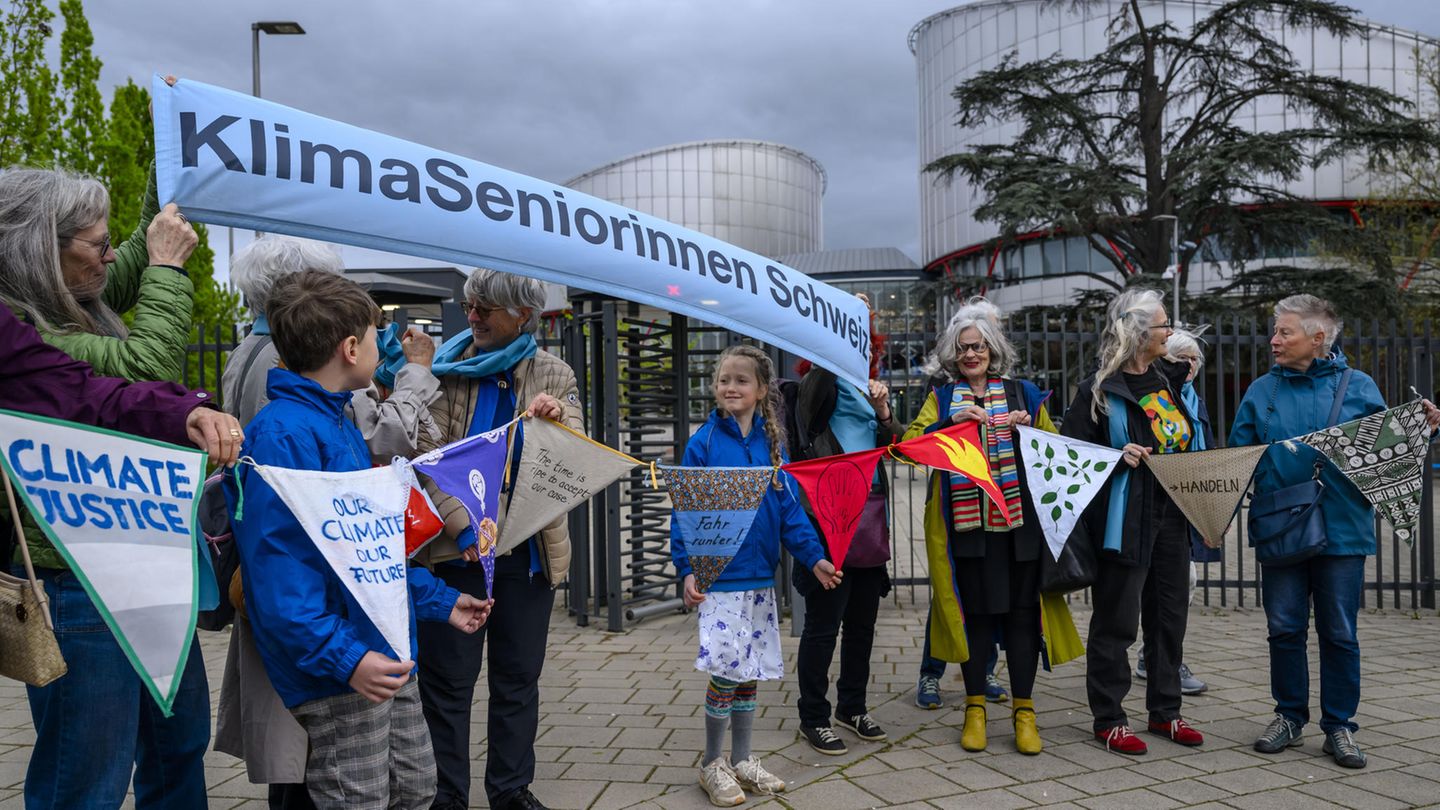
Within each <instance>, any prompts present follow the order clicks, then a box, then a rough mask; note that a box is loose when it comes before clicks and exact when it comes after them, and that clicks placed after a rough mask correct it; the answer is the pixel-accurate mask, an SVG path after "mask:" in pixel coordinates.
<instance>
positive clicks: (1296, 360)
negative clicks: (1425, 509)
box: [1230, 294, 1440, 768]
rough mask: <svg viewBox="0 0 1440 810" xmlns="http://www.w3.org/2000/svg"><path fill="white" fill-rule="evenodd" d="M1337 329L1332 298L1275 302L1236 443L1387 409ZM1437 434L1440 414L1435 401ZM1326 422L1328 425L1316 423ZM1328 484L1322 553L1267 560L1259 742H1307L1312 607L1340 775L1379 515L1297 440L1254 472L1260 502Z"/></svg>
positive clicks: (1350, 737)
mask: <svg viewBox="0 0 1440 810" xmlns="http://www.w3.org/2000/svg"><path fill="white" fill-rule="evenodd" d="M1341 327H1342V323H1341V321H1340V318H1339V315H1338V314H1337V313H1336V311H1335V308H1334V307H1333V306H1332V305H1331V304H1330V302H1328V301H1325V300H1323V299H1320V298H1316V297H1315V296H1313V295H1305V294H1301V295H1292V296H1290V297H1289V298H1285V299H1283V300H1281V301H1280V303H1278V304H1276V305H1275V334H1274V335H1273V336H1272V337H1271V338H1270V352H1271V354H1272V355H1274V357H1275V365H1274V366H1273V367H1272V368H1271V369H1270V372H1269V373H1268V374H1266V375H1264V376H1262V377H1260V378H1259V379H1257V380H1255V382H1253V383H1251V385H1250V388H1249V389H1248V390H1246V392H1245V397H1244V398H1243V399H1242V400H1241V401H1240V408H1239V410H1238V411H1237V412H1236V414H1235V424H1234V426H1233V427H1232V428H1231V429H1230V445H1231V446H1232V447H1239V446H1242V445H1255V444H1268V443H1271V442H1279V441H1283V440H1285V439H1291V438H1294V437H1296V436H1303V435H1305V434H1307V433H1313V432H1314V431H1317V430H1321V429H1323V428H1325V427H1327V426H1329V425H1334V424H1339V423H1341V422H1348V421H1350V420H1352V419H1360V418H1362V417H1365V416H1369V415H1370V414H1372V413H1378V412H1380V411H1383V410H1385V407H1386V406H1385V400H1384V398H1383V397H1382V396H1381V395H1380V388H1379V386H1377V385H1376V384H1375V381H1374V380H1373V379H1371V378H1370V376H1369V375H1368V374H1366V373H1365V372H1363V371H1360V370H1359V369H1352V368H1350V365H1349V363H1348V362H1347V361H1346V359H1345V355H1344V354H1343V353H1342V352H1341V351H1340V350H1339V347H1338V343H1337V341H1338V338H1339V336H1340V331H1341ZM1425 408H1426V415H1427V417H1428V419H1429V422H1430V427H1431V428H1432V429H1433V428H1434V427H1436V425H1440V411H1437V410H1436V409H1435V406H1433V405H1431V404H1430V403H1429V402H1428V401H1426V402H1425ZM1321 420H1325V421H1321ZM1317 465H1318V472H1319V475H1320V481H1321V483H1322V484H1324V489H1323V490H1322V492H1321V494H1320V500H1319V503H1320V512H1321V514H1322V516H1323V517H1324V524H1325V547H1324V550H1322V551H1320V552H1319V553H1318V554H1316V555H1315V556H1313V557H1310V558H1309V559H1306V560H1303V561H1301V562H1298V563H1294V564H1291V565H1266V566H1264V575H1263V576H1262V577H1261V578H1260V595H1261V602H1262V603H1263V604H1264V607H1265V621H1266V624H1267V626H1268V629H1269V643H1270V692H1271V694H1272V696H1273V697H1274V699H1275V718H1274V719H1273V720H1271V721H1270V725H1269V726H1268V727H1266V729H1265V730H1264V731H1263V732H1262V733H1261V734H1260V737H1259V738H1258V739H1256V740H1255V745H1254V747H1255V750H1256V751H1259V752H1260V753H1262V754H1276V753H1279V752H1281V751H1284V750H1285V749H1286V748H1288V747H1291V746H1296V745H1300V743H1301V738H1300V731H1301V729H1303V728H1304V726H1305V724H1306V723H1307V722H1309V720H1310V667H1309V659H1308V651H1307V649H1306V647H1307V639H1306V636H1307V634H1308V632H1309V625H1310V612H1311V606H1312V603H1313V607H1314V613H1315V636H1316V638H1317V640H1318V641H1319V647H1320V730H1321V731H1323V732H1324V733H1325V743H1324V746H1323V750H1324V752H1325V753H1327V754H1330V755H1331V756H1332V757H1333V758H1334V759H1335V762H1336V764H1338V765H1340V766H1341V767H1343V768H1363V767H1365V765H1366V757H1365V754H1364V752H1362V751H1361V750H1360V746H1359V745H1357V744H1356V743H1355V736H1354V735H1355V732H1356V731H1357V730H1358V729H1359V726H1358V725H1357V724H1356V723H1355V713H1356V711H1357V710H1358V709H1359V706H1360V642H1359V640H1358V638H1357V637H1356V631H1355V619H1356V616H1357V615H1358V613H1359V611H1360V591H1361V589H1362V588H1364V579H1365V558H1366V557H1367V556H1369V555H1371V554H1374V553H1375V548H1376V543H1375V521H1374V510H1373V509H1372V508H1371V506H1370V504H1369V502H1367V501H1366V500H1365V498H1364V496H1362V495H1361V494H1360V491H1359V490H1357V489H1356V488H1355V487H1354V485H1352V484H1350V483H1349V482H1348V481H1347V480H1346V479H1345V476H1344V474H1343V473H1341V472H1340V470H1338V469H1337V468H1336V467H1335V466H1334V465H1332V464H1328V463H1324V460H1323V457H1322V456H1321V455H1320V453H1319V452H1318V451H1316V450H1314V449H1313V448H1311V447H1308V446H1306V445H1304V444H1300V443H1298V442H1292V443H1290V444H1289V445H1286V446H1284V447H1280V446H1276V447H1271V448H1270V450H1268V451H1267V452H1266V453H1265V455H1264V456H1263V457H1261V459H1260V464H1259V465H1258V466H1257V467H1256V468H1255V497H1256V500H1257V501H1258V500H1259V499H1260V498H1262V497H1264V496H1266V495H1268V494H1270V493H1274V492H1276V491H1278V490H1281V489H1284V488H1286V487H1291V486H1295V485H1297V484H1304V483H1305V482H1307V481H1309V480H1310V479H1311V477H1312V476H1314V475H1315V474H1316V472H1317Z"/></svg>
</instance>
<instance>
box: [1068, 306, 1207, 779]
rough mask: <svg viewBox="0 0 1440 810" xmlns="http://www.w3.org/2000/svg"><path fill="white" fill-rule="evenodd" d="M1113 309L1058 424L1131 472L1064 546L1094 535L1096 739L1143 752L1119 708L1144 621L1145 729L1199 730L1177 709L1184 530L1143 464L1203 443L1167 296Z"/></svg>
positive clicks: (1186, 553)
mask: <svg viewBox="0 0 1440 810" xmlns="http://www.w3.org/2000/svg"><path fill="white" fill-rule="evenodd" d="M1108 316H1109V317H1108V322H1107V324H1106V326H1105V331H1104V332H1103V333H1102V334H1101V336H1100V352H1099V354H1100V357H1099V366H1100V367H1099V369H1098V370H1097V371H1096V372H1095V373H1094V374H1093V375H1091V376H1090V377H1088V378H1086V379H1085V380H1082V381H1081V383H1080V386H1079V391H1078V392H1077V394H1076V397H1075V401H1074V402H1072V403H1071V405H1070V410H1069V411H1068V412H1067V413H1066V416H1065V423H1064V426H1063V428H1062V430H1061V432H1062V433H1064V434H1065V435H1066V436H1070V437H1073V438H1076V439H1081V440H1084V441H1087V442H1091V443H1092V444H1099V445H1105V446H1108V447H1113V448H1115V449H1116V450H1121V451H1122V453H1123V455H1122V456H1121V458H1122V459H1123V460H1124V461H1125V463H1126V464H1127V465H1129V467H1130V468H1131V469H1130V470H1128V471H1126V470H1124V468H1122V472H1120V473H1118V474H1116V475H1115V476H1112V477H1111V479H1110V481H1109V482H1107V483H1106V484H1105V487H1104V488H1103V489H1101V490H1100V493H1099V494H1098V495H1097V496H1096V497H1095V500H1094V501H1092V502H1091V505H1090V508H1088V509H1087V510H1085V513H1084V515H1083V516H1082V517H1081V520H1080V522H1079V523H1078V524H1077V525H1076V527H1075V532H1074V534H1072V535H1071V536H1070V539H1069V542H1071V543H1091V544H1092V545H1094V547H1095V550H1096V552H1097V557H1098V559H1099V571H1098V572H1097V573H1098V575H1097V578H1096V582H1095V586H1094V588H1092V589H1091V594H1092V599H1093V600H1094V614H1093V617H1092V618H1091V620H1090V637H1089V639H1088V640H1087V643H1086V670H1087V671H1086V677H1085V681H1086V683H1085V685H1086V691H1087V692H1088V695H1089V699H1090V712H1091V714H1092V715H1094V731H1095V738H1096V739H1098V740H1100V741H1101V742H1103V743H1104V744H1105V747H1106V749H1108V750H1111V751H1116V752H1119V753H1122V754H1143V753H1145V752H1146V750H1147V747H1146V745H1145V742H1144V741H1143V740H1141V739H1140V738H1139V737H1137V736H1135V734H1133V733H1132V732H1131V731H1130V723H1129V720H1128V718H1127V717H1126V716H1125V709H1124V707H1123V706H1122V705H1121V703H1122V701H1123V700H1124V699H1125V696H1126V695H1127V694H1128V693H1129V691H1130V660H1129V653H1128V650H1129V649H1130V646H1131V645H1132V644H1134V643H1135V635H1136V630H1137V625H1140V624H1143V625H1144V627H1145V641H1146V646H1145V669H1146V671H1147V673H1148V675H1149V677H1148V678H1147V679H1146V682H1145V704H1146V707H1147V708H1148V709H1149V712H1150V718H1149V729H1150V732H1151V733H1152V734H1158V735H1160V736H1162V737H1165V738H1167V739H1170V740H1173V741H1174V742H1177V743H1179V744H1181V745H1192V746H1193V745H1200V744H1201V743H1202V742H1204V737H1203V736H1202V735H1201V734H1200V732H1198V731H1196V730H1195V729H1193V728H1191V727H1190V726H1189V724H1187V723H1186V722H1185V721H1184V720H1183V719H1181V717H1180V699H1181V698H1180V695H1181V693H1180V662H1181V660H1182V659H1181V652H1182V646H1183V644H1184V640H1185V624H1186V619H1187V616H1188V601H1189V596H1188V594H1189V580H1190V574H1189V570H1190V541H1189V527H1188V524H1187V523H1186V522H1185V517H1184V515H1183V514H1181V512H1180V509H1179V508H1178V507H1176V506H1175V503H1174V501H1172V500H1171V499H1170V496H1169V495H1168V494H1167V493H1166V491H1165V488H1164V487H1162V486H1160V484H1159V482H1158V481H1156V479H1155V476H1154V475H1153V474H1152V473H1151V472H1150V469H1149V468H1148V467H1146V466H1144V465H1142V464H1141V463H1140V462H1141V461H1142V460H1143V459H1144V458H1145V457H1147V456H1149V455H1150V454H1152V453H1178V452H1182V451H1186V450H1194V449H1197V447H1199V446H1201V445H1203V441H1197V440H1196V432H1197V430H1198V427H1197V422H1196V418H1195V416H1194V415H1193V414H1192V413H1191V412H1190V410H1189V408H1188V407H1187V406H1186V404H1185V400H1184V398H1183V396H1182V390H1181V389H1182V388H1183V386H1184V384H1185V380H1186V377H1187V376H1188V375H1189V373H1190V366H1189V364H1187V363H1173V362H1170V361H1169V360H1166V359H1165V345H1166V341H1167V340H1168V339H1169V338H1170V335H1171V334H1172V333H1173V331H1174V328H1173V325H1172V324H1171V323H1170V320H1169V318H1168V317H1167V316H1166V314H1165V307H1164V306H1163V305H1162V303H1161V299H1160V294H1159V293H1157V292H1155V291H1153V290H1140V289H1129V290H1126V291H1125V292H1123V293H1121V294H1120V295H1119V296H1117V297H1116V298H1115V300H1114V301H1112V302H1111V304H1110V308H1109V312H1108ZM1112 516H1115V517H1112ZM1119 516H1123V518H1122V519H1116V517H1119Z"/></svg>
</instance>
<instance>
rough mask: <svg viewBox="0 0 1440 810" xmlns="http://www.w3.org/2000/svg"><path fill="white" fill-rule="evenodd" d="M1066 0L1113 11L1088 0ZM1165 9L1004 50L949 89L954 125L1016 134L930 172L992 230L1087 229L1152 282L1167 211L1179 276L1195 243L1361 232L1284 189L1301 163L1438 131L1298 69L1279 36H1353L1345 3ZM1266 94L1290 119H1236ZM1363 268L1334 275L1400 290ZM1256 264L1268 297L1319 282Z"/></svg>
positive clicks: (1401, 108)
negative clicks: (954, 182)
mask: <svg viewBox="0 0 1440 810" xmlns="http://www.w3.org/2000/svg"><path fill="white" fill-rule="evenodd" d="M1051 2H1052V3H1060V2H1061V0H1051ZM1064 4H1065V5H1068V6H1069V7H1070V9H1071V10H1073V11H1087V10H1091V9H1092V8H1095V7H1097V6H1100V7H1103V8H1106V9H1108V8H1110V4H1109V3H1108V2H1105V3H1103V4H1099V3H1097V2H1096V0H1065V2H1064ZM1164 11H1165V8H1164V6H1163V5H1160V4H1156V3H1153V2H1149V1H1148V0H1123V2H1121V3H1120V4H1119V5H1118V7H1117V8H1116V10H1115V12H1114V16H1113V17H1112V18H1111V19H1110V24H1109V28H1108V34H1109V39H1108V44H1107V46H1106V47H1105V48H1103V49H1102V50H1101V51H1100V52H1099V53H1097V54H1096V55H1094V56H1092V57H1089V58H1084V59H1077V58H1068V57H1065V56H1063V55H1060V54H1056V55H1052V56H1048V57H1045V58H1042V59H1038V60H1036V61H1032V62H1025V63H1022V62H1020V61H1019V59H1018V57H1017V55H1016V54H1014V53H1012V54H1011V55H1010V56H1009V57H1007V58H1006V59H1004V60H1003V61H1002V63H1001V64H1000V65H999V66H997V67H995V68H993V69H990V70H986V71H983V72H981V73H979V74H977V75H975V76H973V77H972V78H970V79H968V80H966V81H965V82H964V83H962V84H961V85H959V86H958V87H956V88H955V90H954V92H953V96H954V98H955V100H956V101H957V102H958V107H959V109H958V114H957V120H956V123H957V124H958V125H959V126H961V127H965V128H981V127H985V126H989V125H992V124H996V123H999V122H1016V123H1018V125H1019V130H1020V132H1019V134H1018V135H1017V136H1016V137H1015V138H1014V139H1013V140H1010V141H1009V142H1005V143H993V144H977V145H973V146H971V147H969V148H968V149H967V150H965V151H963V152H960V153H957V154H952V155H946V156H944V157H941V158H939V159H938V160H935V161H934V162H932V163H931V164H930V165H929V166H928V167H927V168H928V169H929V170H930V171H932V172H936V173H938V175H939V176H940V177H943V178H947V179H948V178H952V177H953V176H954V175H957V174H958V175H960V176H961V177H962V178H964V179H965V180H967V181H968V182H970V183H973V184H974V185H976V186H977V187H978V188H979V189H981V190H982V192H983V194H984V202H983V203H982V204H981V205H980V206H979V208H978V209H977V211H976V216H977V217H978V218H980V219H982V220H986V221H991V222H995V223H997V224H998V225H999V226H1000V230H1001V233H1002V237H1001V238H1002V239H1003V238H1006V237H1011V236H1014V235H1015V234H1017V233H1024V232H1029V231H1035V230H1063V231H1065V232H1068V233H1071V234H1076V235H1082V236H1085V237H1087V238H1088V239H1089V240H1090V243H1091V245H1092V246H1094V247H1095V249H1096V251H1097V252H1098V253H1100V254H1101V255H1104V256H1106V257H1107V258H1108V259H1109V260H1110V261H1111V263H1112V264H1113V265H1114V267H1115V269H1116V271H1117V274H1118V276H1120V277H1122V278H1125V279H1126V280H1127V281H1134V280H1144V277H1146V276H1148V277H1149V280H1150V281H1151V282H1152V283H1153V282H1155V281H1157V280H1158V276H1159V274H1161V273H1163V272H1164V271H1165V269H1166V268H1167V267H1168V266H1169V265H1170V264H1171V257H1170V245H1171V242H1170V235H1171V231H1170V228H1171V227H1172V226H1171V225H1170V223H1169V222H1168V221H1167V220H1165V219H1163V217H1167V216H1174V217H1178V222H1179V229H1180V231H1179V238H1178V240H1177V241H1180V242H1185V243H1189V247H1185V248H1184V249H1183V250H1182V251H1181V253H1180V256H1179V260H1180V265H1181V269H1182V273H1183V271H1184V268H1186V267H1187V266H1188V265H1189V263H1190V261H1191V260H1192V259H1193V258H1194V257H1195V255H1196V252H1197V251H1198V250H1199V249H1201V247H1202V246H1203V247H1205V248H1206V249H1207V250H1215V251H1217V252H1218V253H1219V254H1220V255H1221V256H1223V257H1224V258H1226V259H1228V260H1230V261H1232V262H1235V263H1236V264H1237V265H1239V266H1240V267H1243V266H1244V264H1245V263H1246V262H1247V261H1249V260H1253V259H1257V258H1261V257H1263V256H1264V255H1265V251H1266V250H1267V249H1271V250H1273V249H1274V248H1275V247H1276V246H1283V247H1292V246H1297V245H1306V244H1309V243H1310V242H1312V241H1313V240H1316V239H1320V240H1327V241H1338V242H1346V241H1349V242H1353V241H1354V240H1356V239H1359V238H1363V234H1362V233H1360V232H1359V231H1357V229H1355V228H1353V227H1350V226H1349V225H1348V224H1347V223H1345V222H1343V221H1341V220H1338V219H1336V218H1335V217H1333V216H1331V215H1330V214H1329V213H1327V212H1326V211H1325V210H1324V209H1322V208H1321V207H1319V206H1316V205H1314V204H1312V203H1311V202H1309V201H1307V200H1305V199H1302V198H1300V197H1298V196H1296V195H1294V194H1292V193H1290V192H1289V191H1288V190H1287V186H1288V185H1289V184H1290V183H1291V182H1292V181H1294V180H1296V179H1298V178H1299V177H1300V176H1301V174H1302V173H1303V172H1304V171H1305V170H1306V168H1307V167H1314V166H1319V165H1322V164H1325V163H1329V162H1331V161H1335V160H1338V159H1340V158H1357V157H1358V158H1360V159H1361V160H1363V161H1365V162H1367V163H1368V164H1369V165H1371V166H1372V167H1373V166H1378V165H1381V164H1383V163H1384V162H1385V160H1386V159H1387V158H1388V157H1390V156H1391V155H1393V154H1395V153H1396V152H1397V151H1400V150H1407V149H1418V150H1422V151H1424V150H1429V149H1431V148H1432V147H1433V146H1434V144H1435V140H1434V130H1433V129H1432V128H1431V126H1429V125H1428V124H1427V123H1425V122H1422V121H1420V120H1418V119H1417V118H1416V117H1415V116H1414V112H1413V110H1412V108H1411V105H1410V104H1408V103H1407V102H1406V101H1405V100H1403V99H1401V98H1398V97H1396V96H1395V95H1393V94H1391V93H1389V92H1386V91H1384V90H1381V89H1379V88H1377V87H1373V86H1370V85H1366V84H1362V83H1357V82H1352V81H1349V80H1346V79H1343V78H1340V77H1338V76H1331V75H1326V74H1325V73H1322V72H1319V71H1315V72H1312V71H1309V70H1307V69H1305V68H1302V67H1301V66H1300V64H1299V63H1298V62H1297V60H1296V59H1295V57H1294V54H1293V53H1292V52H1291V51H1290V49H1289V48H1288V47H1287V45H1286V43H1285V41H1283V39H1281V38H1277V36H1276V34H1275V32H1277V31H1279V30H1292V31H1293V30H1301V31H1305V30H1315V31H1321V32H1326V33H1329V34H1331V35H1333V36H1335V37H1336V38H1339V39H1342V40H1344V39H1351V40H1354V39H1357V38H1363V37H1365V36H1366V35H1367V28H1366V26H1365V25H1364V24H1363V23H1362V22H1361V21H1360V20H1358V19H1357V18H1356V17H1355V11H1354V10H1353V9H1350V8H1347V7H1345V6H1341V5H1339V4H1337V3H1334V2H1330V1H1329V0H1229V1H1228V2H1224V3H1221V4H1220V5H1218V6H1216V7H1213V8H1209V9H1208V13H1207V14H1206V15H1205V16H1203V17H1200V18H1199V19H1197V20H1196V21H1195V23H1194V25H1193V27H1191V28H1189V29H1188V30H1180V29H1177V28H1176V27H1175V26H1174V25H1172V24H1171V23H1170V22H1169V21H1167V20H1165V19H1163V17H1164ZM1277 102H1278V103H1279V104H1280V105H1281V106H1283V107H1284V109H1285V110H1286V121H1287V122H1290V125H1289V127H1288V128H1286V129H1281V130H1279V131H1265V132H1257V131H1251V128H1250V127H1246V126H1244V125H1242V124H1241V123H1239V122H1238V121H1237V119H1239V118H1240V117H1242V116H1244V115H1247V114H1253V113H1254V111H1255V109H1256V107H1257V105H1260V104H1275V103H1277ZM1157 217H1162V219H1157ZM1110 245H1115V246H1116V247H1117V248H1118V250H1119V251H1120V255H1118V256H1117V255H1116V254H1115V253H1114V252H1113V251H1112V250H1110V249H1109V246H1110ZM1352 249H1353V248H1352ZM1370 271H1371V272H1370V276H1369V277H1368V278H1364V279H1353V278H1351V279H1348V280H1346V281H1345V283H1347V284H1350V285H1352V286H1353V285H1355V284H1359V285H1360V286H1362V287H1364V288H1366V289H1368V290H1371V291H1372V292H1375V293H1378V294H1379V295H1380V296H1381V297H1382V298H1383V299H1387V300H1388V301H1390V302H1392V303H1393V301H1394V290H1395V280H1394V278H1393V273H1391V270H1390V267H1389V265H1388V263H1386V262H1379V263H1377V264H1376V265H1374V266H1373V267H1372V268H1370ZM1255 272H1256V274H1254V275H1248V276H1245V277H1243V278H1242V279H1241V280H1242V281H1249V282H1251V283H1258V284H1261V285H1263V286H1265V288H1266V289H1267V290H1268V291H1270V292H1271V293H1279V292H1283V291H1284V289H1285V288H1286V287H1287V286H1293V284H1294V279H1296V278H1304V279H1305V283H1308V284H1312V285H1314V284H1323V283H1325V282H1326V278H1325V277H1324V276H1323V274H1322V275H1319V276H1317V275H1316V274H1314V273H1313V272H1311V271H1308V270H1305V269H1303V268H1288V269H1284V270H1282V269H1279V268H1275V267H1268V268H1264V269H1263V270H1257V271H1255ZM1330 275H1332V276H1333V275H1334V274H1330ZM1342 275H1343V274H1342ZM1182 278H1183V276H1182ZM1332 280H1333V279H1332ZM1310 291H1311V292H1317V293H1323V292H1324V288H1323V287H1320V288H1313V287H1312V289H1311V290H1310Z"/></svg>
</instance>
